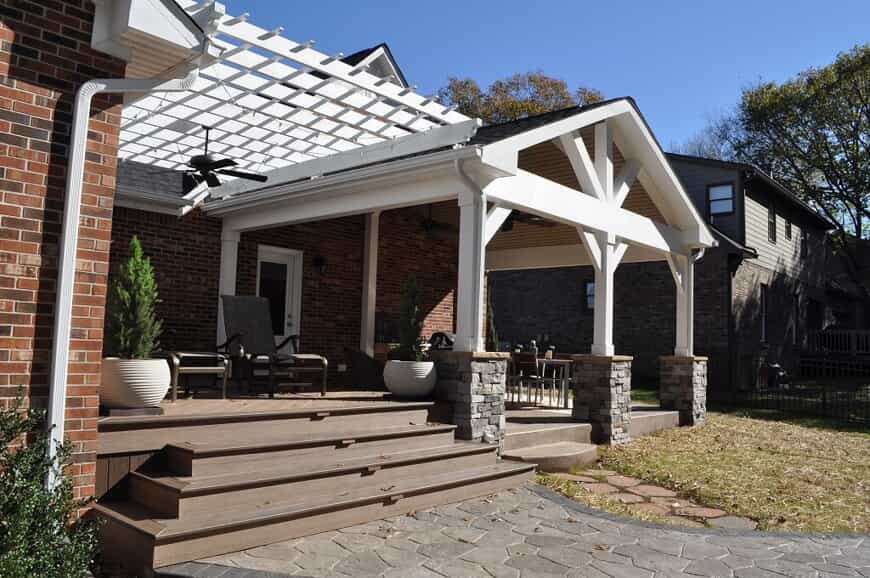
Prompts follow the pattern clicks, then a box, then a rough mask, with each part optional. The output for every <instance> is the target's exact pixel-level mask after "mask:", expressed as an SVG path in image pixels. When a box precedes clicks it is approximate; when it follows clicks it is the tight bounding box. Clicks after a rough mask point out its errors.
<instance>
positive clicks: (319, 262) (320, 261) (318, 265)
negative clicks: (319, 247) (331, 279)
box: [312, 255, 326, 275]
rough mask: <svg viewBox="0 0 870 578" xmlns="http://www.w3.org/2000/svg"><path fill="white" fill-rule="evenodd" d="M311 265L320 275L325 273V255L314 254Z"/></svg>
mask: <svg viewBox="0 0 870 578" xmlns="http://www.w3.org/2000/svg"><path fill="white" fill-rule="evenodd" d="M312 265H314V270H315V271H317V272H318V273H320V274H321V275H322V274H323V273H326V257H324V256H323V255H315V256H314V261H313V262H312Z"/></svg>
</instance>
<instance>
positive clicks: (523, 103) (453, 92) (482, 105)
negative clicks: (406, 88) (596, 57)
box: [438, 71, 602, 124]
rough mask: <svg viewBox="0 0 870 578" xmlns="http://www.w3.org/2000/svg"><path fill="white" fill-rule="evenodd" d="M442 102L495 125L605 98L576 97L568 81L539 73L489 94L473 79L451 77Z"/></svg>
mask: <svg viewBox="0 0 870 578" xmlns="http://www.w3.org/2000/svg"><path fill="white" fill-rule="evenodd" d="M438 98H439V99H440V100H441V102H443V103H445V104H448V105H455V106H456V107H457V109H458V110H459V111H460V112H461V113H463V114H465V115H467V116H470V117H474V118H479V119H481V120H483V121H484V122H485V123H487V124H493V123H498V122H506V121H511V120H516V119H518V118H523V117H526V116H532V115H535V114H541V113H544V112H550V111H552V110H559V109H562V108H568V107H571V106H575V105H582V104H591V103H594V102H598V101H600V100H601V99H602V95H601V93H600V92H598V91H597V90H594V89H591V88H586V87H579V88H577V89H576V90H575V91H574V92H573V93H572V92H571V91H570V90H569V89H568V85H567V83H566V82H565V81H564V80H561V79H558V78H552V77H550V76H547V75H546V74H544V73H543V72H540V71H536V72H523V73H517V74H514V75H513V76H510V77H508V78H505V79H502V80H497V81H495V82H493V83H492V84H491V85H490V86H489V88H488V89H487V90H486V91H484V90H481V88H480V85H478V84H477V82H476V81H474V80H472V79H470V78H455V77H451V78H449V79H448V81H447V85H446V86H444V87H443V88H441V89H440V90H439V91H438Z"/></svg>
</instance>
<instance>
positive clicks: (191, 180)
mask: <svg viewBox="0 0 870 578" xmlns="http://www.w3.org/2000/svg"><path fill="white" fill-rule="evenodd" d="M202 181H203V179H202V177H201V176H200V175H199V174H198V173H195V172H193V171H188V172H186V173H184V175H183V176H182V177H181V183H182V187H183V189H184V193H185V194H187V193H189V192H190V191H192V190H193V189H195V188H196V187H198V186H199V184H200V183H201V182H202Z"/></svg>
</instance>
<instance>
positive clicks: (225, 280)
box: [217, 227, 240, 344]
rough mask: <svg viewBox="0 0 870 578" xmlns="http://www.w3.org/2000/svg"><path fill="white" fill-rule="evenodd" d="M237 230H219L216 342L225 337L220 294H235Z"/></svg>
mask: <svg viewBox="0 0 870 578" xmlns="http://www.w3.org/2000/svg"><path fill="white" fill-rule="evenodd" d="M239 237H240V235H239V232H238V231H234V230H232V229H227V228H226V227H225V228H224V229H223V230H222V231H221V266H220V276H219V281H218V317H217V320H218V324H217V342H218V344H221V343H223V342H224V341H226V339H227V334H226V330H225V328H224V310H223V305H222V304H221V302H220V296H221V295H235V294H236V271H237V269H238V263H239Z"/></svg>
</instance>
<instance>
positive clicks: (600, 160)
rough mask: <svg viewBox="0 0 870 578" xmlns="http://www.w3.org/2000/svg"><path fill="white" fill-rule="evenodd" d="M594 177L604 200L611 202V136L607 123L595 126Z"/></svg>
mask: <svg viewBox="0 0 870 578" xmlns="http://www.w3.org/2000/svg"><path fill="white" fill-rule="evenodd" d="M594 130H595V137H594V138H595V175H596V176H597V177H598V182H599V183H600V184H601V188H602V189H603V192H604V198H605V199H607V200H608V201H610V202H612V201H613V134H611V132H610V127H609V126H607V121H605V122H600V123H598V124H596V125H595V129H594Z"/></svg>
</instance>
